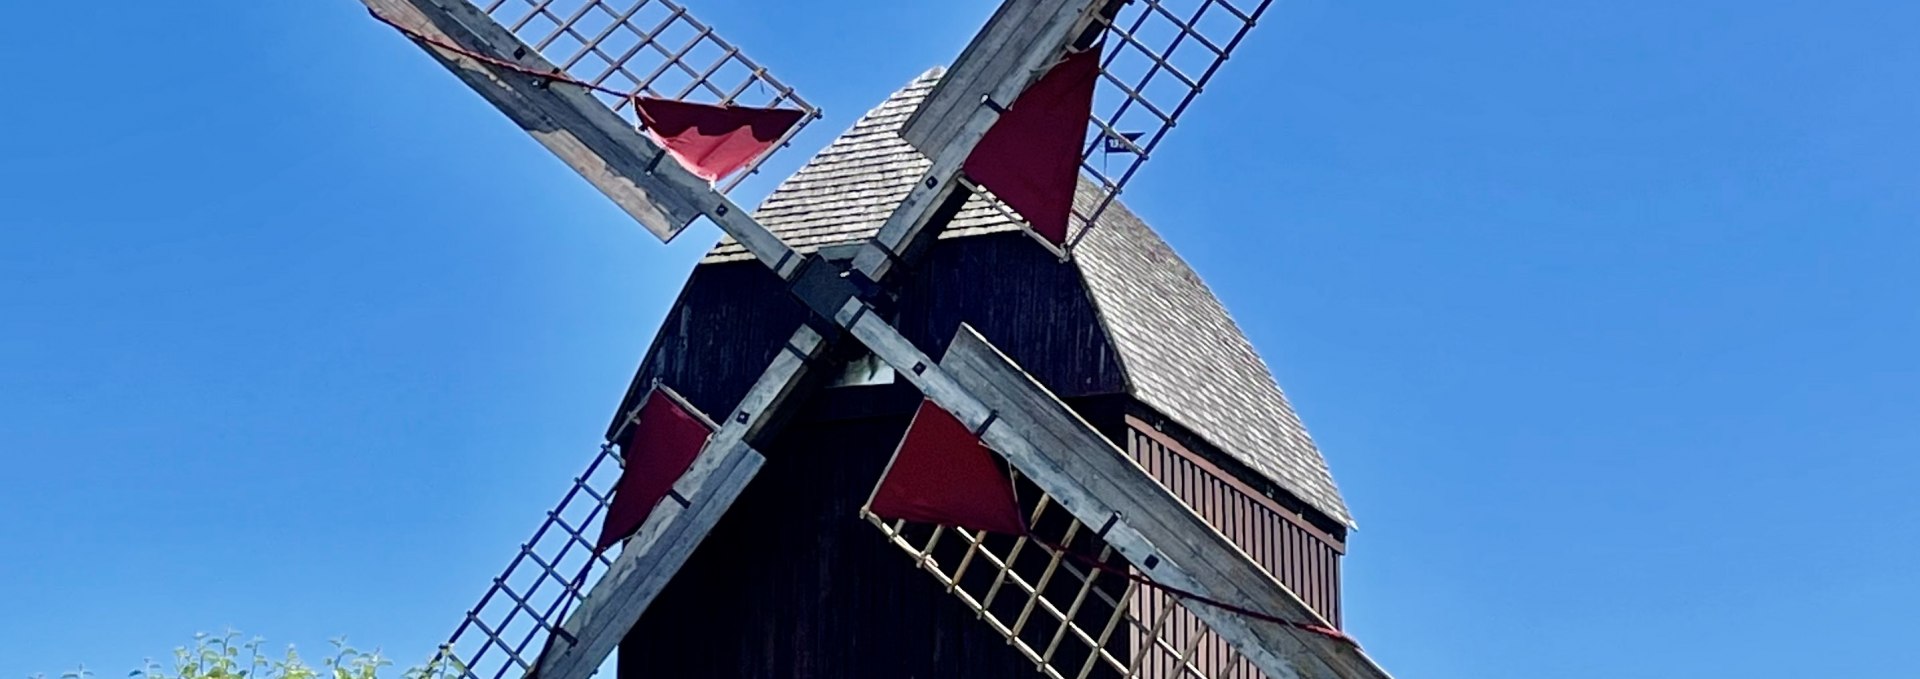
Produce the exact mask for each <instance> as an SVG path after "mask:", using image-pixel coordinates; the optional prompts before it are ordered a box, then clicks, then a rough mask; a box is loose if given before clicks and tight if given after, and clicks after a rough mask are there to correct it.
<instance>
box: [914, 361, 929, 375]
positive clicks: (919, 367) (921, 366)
mask: <svg viewBox="0 0 1920 679" xmlns="http://www.w3.org/2000/svg"><path fill="white" fill-rule="evenodd" d="M926 371H927V364H925V363H915V364H913V374H915V375H919V374H922V373H925V372H926Z"/></svg>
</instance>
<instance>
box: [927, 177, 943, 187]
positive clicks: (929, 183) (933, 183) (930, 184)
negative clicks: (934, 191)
mask: <svg viewBox="0 0 1920 679" xmlns="http://www.w3.org/2000/svg"><path fill="white" fill-rule="evenodd" d="M939 185H940V181H939V180H937V179H934V178H933V177H931V176H929V177H927V188H929V189H931V188H933V187H935V186H939Z"/></svg>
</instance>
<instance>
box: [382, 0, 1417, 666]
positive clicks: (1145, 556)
mask: <svg viewBox="0 0 1920 679" xmlns="http://www.w3.org/2000/svg"><path fill="white" fill-rule="evenodd" d="M363 2H364V3H365V4H366V5H367V6H368V8H369V9H370V10H371V11H372V12H373V15H374V16H375V17H376V18H377V19H379V20H380V21H381V22H383V23H385V24H386V25H388V26H391V27H393V28H395V29H397V30H398V31H399V32H400V33H401V34H403V35H404V36H406V37H407V38H408V39H410V40H412V41H413V42H415V43H416V44H417V45H419V46H420V47H421V48H422V49H423V50H425V51H426V52H427V53H428V54H429V55H431V56H432V57H433V58H434V59H435V60H437V61H438V62H439V63H441V64H442V65H443V66H445V67H446V68H448V69H449V70H450V71H452V72H453V73H454V74H455V75H456V76H458V77H459V78H460V79H461V80H462V81H464V82H466V83H467V84H468V85H469V86H471V87H472V88H473V89H474V90H475V91H476V92H478V93H479V94H481V95H482V96H483V97H484V98H485V99H486V100H487V101H488V102H489V103H491V104H493V105H494V106H495V107H496V108H498V109H500V110H501V111H502V112H503V113H505V114H506V115H507V117H508V118H509V119H511V120H512V121H513V122H514V123H515V124H517V125H519V126H520V127H521V128H522V129H524V130H525V131H526V132H528V133H529V134H530V135H532V136H533V137H534V138H535V139H536V140H538V141H539V142H540V143H541V144H543V145H545V146H546V147H547V148H549V149H550V150H552V151H553V152H554V153H555V154H556V155H557V156H558V157H560V158H561V159H562V160H563V161H564V162H565V163H566V164H567V165H568V166H569V167H571V168H572V169H574V170H575V171H576V172H578V173H580V174H581V175H582V176H583V177H584V178H585V179H587V180H588V181H589V182H590V183H592V184H593V185H594V186H596V187H597V188H599V189H600V190H601V191H602V192H603V193H604V194H606V195H607V196H608V197H609V198H610V199H612V200H613V201H614V202H615V203H616V204H618V205H620V206H621V207H622V208H623V209H624V210H625V211H626V212H627V213H628V214H629V215H630V216H632V217H633V218H634V219H635V221H637V222H639V223H640V224H641V225H642V226H643V227H645V228H646V229H647V230H648V231H649V232H651V233H653V234H654V235H656V236H658V237H660V238H661V239H663V240H665V239H670V238H672V237H674V236H675V235H677V234H679V233H680V232H681V231H682V230H684V229H685V228H687V227H688V226H689V225H690V224H692V223H693V222H695V221H705V222H708V223H711V224H713V225H715V226H717V227H719V229H720V230H721V231H722V232H723V233H724V234H725V235H726V239H725V240H723V241H722V242H721V243H720V245H719V246H717V247H716V248H715V249H714V250H713V251H712V252H711V253H710V254H709V256H708V257H707V258H706V259H705V260H704V261H703V262H702V263H701V265H700V266H699V267H698V268H697V269H696V270H695V271H694V273H693V275H692V276H691V278H690V279H689V281H688V283H687V285H686V287H685V289H684V290H683V291H682V292H681V295H680V298H679V300H678V301H677V302H676V304H675V306H674V308H673V310H672V311H671V312H670V314H669V316H668V318H667V320H666V322H665V324H664V325H663V327H662V329H661V331H660V333H659V334H658V336H657V337H656V338H655V341H654V343H653V345H652V347H651V348H650V349H649V350H648V351H647V357H646V359H645V361H644V362H643V364H642V366H641V369H640V371H639V374H638V375H636V376H635V379H634V382H633V386H632V388H631V389H630V390H629V392H628V394H627V395H626V398H625V399H624V400H623V402H622V403H621V404H620V405H619V407H618V409H617V410H616V414H615V417H614V421H613V423H612V424H611V425H610V426H609V428H608V430H607V437H606V443H605V444H603V445H602V446H601V448H600V451H599V453H598V455H596V456H594V457H593V458H592V460H591V462H590V463H589V465H588V467H587V469H586V470H585V471H584V472H583V473H582V475H581V476H580V477H579V478H578V479H576V482H575V484H574V485H573V487H572V488H570V489H569V490H568V491H567V492H566V494H565V495H564V496H563V497H562V500H561V502H560V503H559V505H558V506H557V507H556V508H555V509H554V510H553V511H551V512H549V513H548V515H547V517H546V519H545V521H544V522H543V523H542V524H541V526H540V527H539V529H537V530H536V531H535V533H534V534H533V537H532V538H531V539H529V540H528V541H527V543H525V544H523V545H522V546H521V548H520V550H519V551H518V553H517V554H516V555H515V556H514V558H513V559H512V560H511V561H510V562H509V565H508V567H507V568H506V570H505V571H504V572H503V573H502V575H501V576H500V577H499V578H497V579H496V580H495V581H494V582H493V584H492V585H491V586H490V587H489V588H488V589H487V590H486V593H485V594H484V595H483V596H482V597H481V599H480V601H479V603H478V604H477V605H476V606H475V607H474V608H473V609H472V610H470V611H469V612H468V614H467V616H466V617H465V619H464V620H463V621H462V622H461V624H460V625H459V626H458V627H457V628H456V630H455V632H454V634H453V636H452V638H451V639H450V640H449V641H448V643H447V644H446V646H445V647H443V649H442V650H441V652H440V653H439V654H438V655H437V656H436V659H435V662H436V663H440V665H439V666H440V667H442V668H443V669H445V668H452V669H455V670H457V673H458V674H460V675H461V676H463V677H467V676H471V677H490V678H491V679H502V678H504V677H508V676H511V675H515V674H518V675H523V676H539V677H542V678H543V679H585V677H587V676H590V675H592V674H593V673H595V672H596V671H597V670H599V669H601V668H602V666H603V662H604V661H605V660H606V659H607V658H608V657H610V656H612V655H614V654H615V653H616V648H617V649H618V655H619V657H620V659H621V660H620V662H619V673H620V674H621V676H622V677H640V676H675V677H683V676H714V677H720V676H767V677H776V676H778V677H787V676H792V677H815V676H818V677H837V676H1009V675H1012V676H1018V675H1020V674H1023V673H1031V672H1033V671H1037V672H1038V673H1039V674H1040V675H1041V676H1048V677H1069V676H1070V677H1090V676H1100V677H1108V676H1113V677H1174V676H1182V677H1185V676H1199V677H1243V676H1244V677H1255V676H1266V677H1274V678H1275V679H1293V678H1297V677H1309V678H1313V679H1336V678H1338V679H1357V678H1365V679H1385V678H1386V677H1387V674H1386V673H1385V672H1384V670H1382V669H1380V668H1379V667H1378V666H1377V665H1376V664H1374V663H1373V661H1372V660H1370V659H1368V658H1367V657H1366V655H1365V654H1364V653H1362V652H1361V651H1360V649H1359V648H1358V646H1357V645H1355V644H1354V643H1353V641H1352V640H1351V639H1350V638H1348V637H1346V636H1345V634H1343V633H1342V632H1340V631H1339V626H1340V618H1341V612H1340V605H1339V589H1340V577H1339V555H1340V554H1341V553H1342V551H1343V550H1344V542H1345V537H1346V530H1347V528H1348V527H1350V525H1351V519H1350V518H1349V515H1348V513H1347V509H1346V507H1345V505H1344V503H1343V502H1342V500H1341V498H1340V495H1339V492H1338V490H1337V489H1336V487H1335V485H1334V484H1333V480H1332V478H1331V476H1330V474H1329V472H1328V470H1327V466H1326V464H1325V461H1324V460H1323V459H1322V458H1321V456H1320V453H1319V451H1318V450H1317V449H1316V448H1315V447H1314V445H1313V443H1312V441H1311V439H1310V438H1308V437H1307V435H1306V433H1305V430H1304V429H1303V428H1302V427H1301V425H1300V422H1299V420H1298V418H1297V417H1296V416H1295V415H1294V413H1293V411H1292V409H1291V407H1290V406H1289V405H1288V404H1287V402H1286V399H1285V397H1284V396H1282V395H1281V393H1280V391H1279V389H1278V387H1276V386H1275V385H1274V383H1273V380H1272V376H1271V374H1270V373H1269V371H1268V370H1267V368H1266V365H1265V364H1264V363H1263V362H1262V361H1261V359H1260V358H1259V356H1258V355H1257V354H1256V353H1255V352H1254V350H1253V349H1252V347H1251V346H1250V345H1249V344H1248V343H1247V341H1246V339H1245V337H1244V336H1242V335H1241V333H1240V332H1239V330H1238V328H1237V327H1235V325H1234V324H1233V321H1232V320H1231V318H1230V317H1229V316H1228V315H1227V314H1226V312H1225V310H1224V309H1222V308H1221V306H1220V304H1219V302H1218V300H1217V299H1215V298H1214V297H1213V295H1212V293H1211V292H1209V291H1208V290H1207V289H1206V287H1205V285H1204V284H1203V283H1201V282H1200V280H1199V278H1198V276H1196V275H1195V274H1194V273H1193V271H1192V270H1191V269H1189V268H1188V267H1187V266H1186V264H1185V263H1184V262H1182V261H1181V260H1180V259H1179V257H1177V256H1176V255H1174V254H1173V252H1172V250H1171V249H1170V248H1168V247H1167V245H1166V243H1164V242H1163V241H1161V240H1160V238H1159V237H1158V236H1157V235H1155V234H1154V233H1153V231H1152V230H1151V229H1150V228H1148V227H1147V226H1146V225H1145V224H1144V223H1142V222H1141V221H1140V220H1139V219H1137V218H1136V217H1134V216H1133V215H1132V214H1130V213H1129V212H1128V211H1127V210H1126V209H1125V208H1124V207H1123V206H1120V205H1119V203H1118V202H1117V201H1116V198H1117V197H1118V195H1119V194H1120V193H1121V191H1122V190H1123V189H1125V188H1126V186H1127V185H1128V183H1129V181H1130V180H1131V179H1132V178H1133V177H1134V175H1135V173H1136V171H1137V170H1139V169H1140V167H1141V166H1142V164H1143V163H1144V162H1145V161H1146V160H1147V159H1148V158H1149V157H1150V156H1151V155H1152V154H1153V152H1154V150H1155V149H1156V148H1157V147H1158V145H1159V144H1160V142H1161V141H1162V140H1163V138H1164V137H1165V136H1166V134H1167V133H1168V132H1169V131H1170V130H1171V129H1173V127H1174V125H1175V122H1176V121H1177V120H1178V119H1179V118H1180V117H1181V116H1182V115H1183V114H1184V112H1185V111H1186V109H1187V108H1188V106H1189V104H1191V103H1192V102H1193V101H1194V98H1195V97H1196V96H1197V95H1198V94H1199V93H1200V92H1201V90H1202V89H1203V88H1204V86H1205V84H1206V83H1207V82H1208V80H1209V79H1211V78H1212V77H1213V76H1214V74H1215V72H1216V71H1217V70H1218V69H1219V67H1220V66H1221V65H1222V64H1223V63H1224V62H1225V61H1226V59H1227V57H1228V55H1229V54H1230V53H1231V52H1232V51H1233V50H1234V48H1235V47H1236V46H1237V45H1238V44H1239V42H1240V40H1241V39H1242V38H1244V37H1245V36H1246V34H1247V32H1248V30H1249V29H1251V28H1252V27H1253V25H1254V24H1255V23H1256V21H1257V20H1258V18H1259V16H1260V15H1261V13H1262V12H1264V11H1265V10H1266V7H1267V4H1268V0H1259V1H1258V2H1255V1H1253V0H1241V1H1240V2H1235V1H1234V0H1005V1H1004V2H1002V3H1001V5H1000V8H999V9H998V10H997V11H996V12H995V13H994V15H993V17H992V18H991V19H989V21H988V22H987V24H986V25H985V26H984V27H983V28H982V29H981V31H980V32H979V33H978V34H976V36H975V37H974V39H973V41H972V42H971V43H969V45H968V46H967V48H966V49H965V50H963V51H962V52H961V54H960V55H959V57H958V58H957V59H956V60H955V62H954V64H953V65H952V66H951V67H950V69H949V70H948V71H946V72H944V73H942V72H940V71H935V72H930V73H928V74H927V75H926V76H923V77H922V78H920V79H918V80H916V81H915V82H913V83H911V84H910V85H909V86H908V87H907V88H906V89H905V90H903V91H901V92H899V93H896V94H895V95H894V96H893V97H891V98H889V99H888V100H887V101H886V102H884V103H883V104H882V105H881V106H880V107H879V108H877V109H875V110H874V111H873V112H871V113H870V114H868V115H867V116H865V117H863V118H862V119H861V120H860V122H859V123H857V124H856V125H855V126H854V128H853V129H852V130H850V131H849V132H848V133H847V134H846V135H844V136H842V137H841V138H840V139H839V140H838V141H836V142H835V143H834V144H832V145H830V146H829V147H828V148H827V149H825V150H823V151H821V152H820V154H818V155H817V156H816V157H815V159H814V160H813V162H811V163H809V164H808V165H807V166H806V167H805V168H803V169H802V170H800V171H799V172H797V173H796V174H795V175H794V176H793V177H792V178H789V179H788V180H787V181H786V182H784V183H783V184H782V185H781V187H780V188H779V189H777V190H776V191H775V192H774V193H773V194H772V195H771V196H769V197H768V198H767V200H766V201H765V202H764V203H763V204H762V205H761V206H760V208H759V209H758V210H755V211H752V212H749V211H747V210H745V209H742V208H741V207H740V206H739V205H737V204H736V203H734V201H733V200H732V199H731V198H730V197H729V196H728V195H727V193H726V191H727V189H729V188H731V185H732V184H731V183H729V182H737V181H738V179H739V178H740V177H742V176H745V175H746V174H751V173H752V172H754V171H755V169H756V168H757V166H758V163H759V161H760V160H762V159H764V157H765V156H766V154H768V153H771V152H773V151H777V150H779V149H780V148H783V147H784V146H785V145H787V144H788V143H789V142H790V141H791V140H792V139H793V138H794V134H795V133H796V132H797V131H798V129H799V128H800V127H801V126H804V125H805V124H807V123H808V122H810V121H813V120H816V119H818V118H819V117H820V115H819V112H818V111H817V110H815V109H813V108H812V107H810V106H808V105H807V104H806V102H805V101H804V100H802V99H800V97H799V96H798V95H797V94H795V92H794V91H793V88H790V87H788V86H786V85H784V84H782V83H780V82H779V81H777V80H774V79H773V78H772V76H771V75H769V74H768V70H767V69H766V68H764V67H762V66H760V65H758V64H756V63H754V62H752V61H750V60H748V59H747V58H746V57H745V56H744V55H743V53H742V52H741V50H740V49H739V48H737V47H735V46H733V45H731V44H730V43H727V42H726V41H724V40H722V39H720V38H719V37H718V35H717V34H716V33H715V31H714V30H713V29H712V28H711V27H709V26H706V25H704V24H701V23H700V22H698V21H697V20H695V19H693V18H692V15H691V14H690V13H689V12H688V11H687V10H686V9H685V8H683V7H681V6H679V5H678V4H676V3H675V2H673V1H672V0H487V1H485V2H469V1H468V0H363ZM1115 149H1118V152H1119V153H1120V154H1121V155H1122V156H1123V158H1122V159H1121V162H1120V163H1118V169H1117V170H1114V169H1112V168H1110V166H1109V164H1108V163H1106V162H1100V163H1097V164H1096V163H1095V162H1093V157H1094V156H1095V154H1104V153H1112V152H1114V150H1115ZM729 174H731V175H733V177H732V179H731V180H726V179H723V178H724V177H726V176H727V175H729ZM716 181H719V183H717V184H716ZM876 484H877V485H876Z"/></svg>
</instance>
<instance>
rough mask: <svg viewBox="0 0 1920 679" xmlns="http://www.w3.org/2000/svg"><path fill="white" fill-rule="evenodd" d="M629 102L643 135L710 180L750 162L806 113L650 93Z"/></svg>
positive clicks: (731, 172)
mask: <svg viewBox="0 0 1920 679" xmlns="http://www.w3.org/2000/svg"><path fill="white" fill-rule="evenodd" d="M633 101H634V107H635V108H638V109H639V110H640V120H641V122H644V123H646V128H647V134H648V135H649V136H652V137H653V140H654V141H656V142H659V143H660V145H661V146H663V147H665V148H666V149H667V152H668V153H671V154H673V157H674V159H675V160H679V161H680V164H681V165H684V166H686V168H687V170H688V171H690V172H692V173H694V174H695V175H697V176H699V177H700V178H701V179H705V180H707V181H710V182H711V181H716V180H718V179H720V178H721V177H725V176H727V175H729V174H733V172H734V171H735V170H738V169H740V168H742V167H745V166H746V165H747V163H751V162H753V159H755V158H758V157H760V154H762V153H765V152H766V150H767V149H768V148H769V147H771V146H773V144H774V142H777V141H779V140H780V135H783V134H786V133H787V130H789V129H792V128H793V126H794V124H795V123H798V122H800V118H801V116H804V115H806V114H805V113H803V112H801V111H796V110H793V109H786V108H752V107H748V106H715V105H713V104H699V103H694V102H687V101H674V100H672V99H654V98H652V97H634V100H633Z"/></svg>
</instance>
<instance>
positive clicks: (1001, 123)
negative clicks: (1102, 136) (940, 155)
mask: <svg viewBox="0 0 1920 679" xmlns="http://www.w3.org/2000/svg"><path fill="white" fill-rule="evenodd" d="M1099 77H1100V52H1099V50H1093V49H1090V50H1087V51H1084V52H1080V53H1078V54H1072V55H1068V56H1067V58H1066V59H1065V60H1063V61H1061V62H1060V63H1059V64H1057V65H1055V66H1054V67H1053V68H1052V69H1050V70H1048V71H1047V74H1046V75H1044V76H1041V77H1040V80H1038V81H1036V82H1034V83H1033V86H1032V87H1028V88H1027V91H1025V92H1022V93H1020V96H1019V97H1018V98H1016V99H1014V100H1013V106H1011V107H1008V108H1007V110H1006V112H1005V113H1002V114H1000V119H999V120H997V121H994V123H993V127H990V128H987V134H986V136H985V137H982V138H981V139H980V144H979V145H977V146H975V147H973V153H972V154H970V155H968V156H967V160H966V162H965V163H963V164H962V165H961V169H962V170H964V171H965V172H966V174H967V177H968V178H969V179H972V180H973V181H975V182H978V183H979V184H980V185H982V186H985V187H987V189H988V190H990V191H992V192H993V195H995V196H998V197H999V198H1000V200H1002V201H1005V202H1006V204H1007V205H1008V206H1009V207H1012V208H1013V209H1014V211H1016V212H1019V213H1020V216H1021V217H1025V218H1026V220H1027V223H1028V224H1030V225H1032V226H1033V230H1034V232H1035V233H1038V234H1040V236H1041V237H1043V238H1046V239H1047V240H1048V241H1049V242H1052V243H1053V244H1055V245H1060V244H1064V243H1066V241H1067V219H1068V218H1069V217H1070V216H1072V214H1073V189H1074V185H1075V183H1076V182H1078V181H1079V178H1080V151H1081V145H1082V144H1084V143H1085V142H1086V136H1087V119H1088V118H1089V117H1091V116H1092V114H1093V86H1094V84H1095V82H1096V81H1097V79H1098V78H1099Z"/></svg>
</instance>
